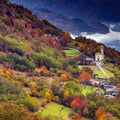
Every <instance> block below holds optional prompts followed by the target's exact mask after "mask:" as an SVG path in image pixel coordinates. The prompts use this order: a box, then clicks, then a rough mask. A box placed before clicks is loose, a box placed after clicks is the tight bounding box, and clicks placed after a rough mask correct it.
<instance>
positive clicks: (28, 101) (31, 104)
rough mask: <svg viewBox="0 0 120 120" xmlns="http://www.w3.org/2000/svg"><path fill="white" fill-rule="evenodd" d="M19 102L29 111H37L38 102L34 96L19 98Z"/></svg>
mask: <svg viewBox="0 0 120 120" xmlns="http://www.w3.org/2000/svg"><path fill="white" fill-rule="evenodd" d="M17 102H18V103H19V104H24V105H25V106H26V107H27V108H28V109H29V110H30V111H31V112H36V111H38V109H39V107H40V104H39V102H38V101H37V100H36V99H35V98H31V97H26V98H25V99H19V100H18V101H17Z"/></svg>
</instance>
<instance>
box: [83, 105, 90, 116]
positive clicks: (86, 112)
mask: <svg viewBox="0 0 120 120" xmlns="http://www.w3.org/2000/svg"><path fill="white" fill-rule="evenodd" d="M83 115H85V116H88V115H89V110H88V108H87V107H84V109H83Z"/></svg>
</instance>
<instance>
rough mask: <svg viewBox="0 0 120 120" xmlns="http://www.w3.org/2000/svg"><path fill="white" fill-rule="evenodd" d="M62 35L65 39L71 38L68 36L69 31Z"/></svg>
mask: <svg viewBox="0 0 120 120" xmlns="http://www.w3.org/2000/svg"><path fill="white" fill-rule="evenodd" d="M64 37H65V39H66V40H67V41H70V40H71V37H70V33H69V32H65V33H64Z"/></svg>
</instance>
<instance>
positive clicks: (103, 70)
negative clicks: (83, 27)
mask: <svg viewBox="0 0 120 120" xmlns="http://www.w3.org/2000/svg"><path fill="white" fill-rule="evenodd" d="M64 27H65V26H64ZM119 111H120V52H118V51H116V50H115V49H112V48H109V47H107V46H105V45H104V44H102V43H97V42H96V41H94V40H92V39H88V38H86V37H83V36H79V37H76V38H74V39H73V38H72V37H71V36H70V33H69V32H64V31H62V30H61V29H58V28H57V27H56V26H54V25H52V24H51V23H49V22H48V21H47V20H39V19H38V18H37V16H36V15H34V14H33V13H32V12H31V11H30V10H28V9H26V8H24V7H23V6H21V5H17V4H15V3H11V2H9V1H7V0H2V1H0V120H108V119H109V120H119V119H120V114H119Z"/></svg>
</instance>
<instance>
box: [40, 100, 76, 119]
mask: <svg viewBox="0 0 120 120" xmlns="http://www.w3.org/2000/svg"><path fill="white" fill-rule="evenodd" d="M61 108H64V109H63V110H62V111H61V117H62V118H63V119H64V120H69V118H68V115H69V113H71V112H74V111H73V110H72V109H71V108H68V107H65V106H63V105H60V104H57V103H54V102H51V103H49V104H47V105H46V106H45V108H44V110H43V112H42V116H43V117H46V116H51V117H52V116H53V117H56V116H57V117H59V118H60V109H61Z"/></svg>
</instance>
